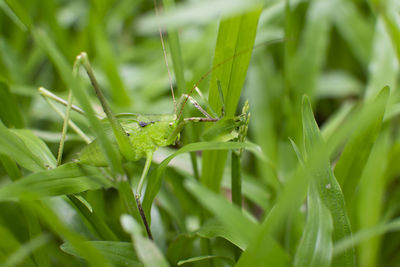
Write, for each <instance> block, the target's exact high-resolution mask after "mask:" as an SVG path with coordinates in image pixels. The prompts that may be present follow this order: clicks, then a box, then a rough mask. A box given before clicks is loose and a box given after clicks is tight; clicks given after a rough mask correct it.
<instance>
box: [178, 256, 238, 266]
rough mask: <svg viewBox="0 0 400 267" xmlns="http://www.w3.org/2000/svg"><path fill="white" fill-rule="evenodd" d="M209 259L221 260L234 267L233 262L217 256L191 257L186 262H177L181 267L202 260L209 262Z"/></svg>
mask: <svg viewBox="0 0 400 267" xmlns="http://www.w3.org/2000/svg"><path fill="white" fill-rule="evenodd" d="M209 259H221V260H223V261H225V262H226V263H228V264H229V265H230V266H233V265H235V262H234V261H233V260H232V259H231V258H228V257H226V256H218V255H207V256H198V257H192V258H189V259H186V260H180V261H178V264H177V265H178V266H181V265H183V264H186V263H192V262H198V261H203V260H209Z"/></svg>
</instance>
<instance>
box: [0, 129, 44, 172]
mask: <svg viewBox="0 0 400 267" xmlns="http://www.w3.org/2000/svg"><path fill="white" fill-rule="evenodd" d="M0 153H1V154H4V155H7V156H8V157H10V158H11V159H13V160H15V161H16V162H17V163H18V164H19V165H20V166H21V167H24V168H25V169H28V170H31V171H41V170H44V169H46V167H45V165H46V162H43V161H42V160H41V159H40V158H39V157H37V156H36V155H34V154H33V153H32V152H31V150H30V149H28V147H27V146H26V145H25V143H24V142H23V141H22V140H21V139H20V138H19V137H18V136H17V135H16V134H15V133H13V132H12V131H10V130H9V129H7V128H6V127H5V126H4V124H3V123H2V122H1V121H0Z"/></svg>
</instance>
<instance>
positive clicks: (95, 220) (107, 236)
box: [68, 195, 118, 241]
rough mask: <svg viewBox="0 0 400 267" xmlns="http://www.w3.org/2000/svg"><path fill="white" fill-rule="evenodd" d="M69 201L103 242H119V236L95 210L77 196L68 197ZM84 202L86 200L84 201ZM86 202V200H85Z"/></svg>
mask: <svg viewBox="0 0 400 267" xmlns="http://www.w3.org/2000/svg"><path fill="white" fill-rule="evenodd" d="M68 198H69V200H70V201H71V202H72V203H73V204H74V205H75V207H76V208H77V209H78V210H79V212H80V213H81V214H82V215H83V216H84V217H85V219H86V220H87V221H88V222H89V223H90V225H92V227H93V229H94V230H95V231H96V233H97V234H98V235H99V237H100V238H101V239H103V240H108V241H118V238H117V236H116V235H115V234H114V233H113V231H112V230H111V229H110V228H109V227H108V225H107V224H106V223H105V222H104V221H103V220H102V219H101V218H100V217H99V216H98V215H97V213H96V212H93V210H89V208H88V207H87V206H86V205H85V203H83V202H82V200H81V199H80V198H79V197H78V196H75V195H68ZM83 200H84V199H83ZM85 201H86V200H85Z"/></svg>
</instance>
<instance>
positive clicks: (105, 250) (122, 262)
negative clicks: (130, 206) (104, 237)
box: [60, 241, 142, 266]
mask: <svg viewBox="0 0 400 267" xmlns="http://www.w3.org/2000/svg"><path fill="white" fill-rule="evenodd" d="M86 243H88V244H90V245H91V246H93V247H94V248H96V249H97V250H98V251H99V252H101V254H102V255H103V256H104V257H105V258H106V259H108V260H109V261H110V263H111V264H114V265H116V266H142V264H141V263H140V262H139V260H138V258H137V256H136V254H135V251H134V249H133V246H132V243H130V242H115V241H86ZM60 248H61V249H62V250H63V251H65V252H67V253H69V254H71V255H74V256H76V257H79V253H77V252H76V250H75V249H74V247H73V246H71V244H70V243H64V244H62V245H61V246H60Z"/></svg>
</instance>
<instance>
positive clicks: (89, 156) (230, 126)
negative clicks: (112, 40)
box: [39, 52, 248, 238]
mask: <svg viewBox="0 0 400 267" xmlns="http://www.w3.org/2000/svg"><path fill="white" fill-rule="evenodd" d="M80 65H83V66H84V68H85V70H86V72H87V73H88V76H89V79H90V81H91V83H92V85H93V88H94V89H95V91H96V94H97V96H98V98H99V100H100V103H101V105H102V107H103V110H104V112H105V113H106V115H107V118H106V119H104V118H103V119H102V120H103V121H104V122H105V123H108V122H110V121H111V122H112V121H113V120H114V122H115V121H117V123H116V124H117V127H121V128H120V129H117V130H121V131H123V132H124V136H125V134H126V137H127V139H128V140H129V144H130V153H127V152H124V151H122V149H121V145H120V144H119V143H118V142H117V140H116V138H112V139H111V140H113V145H114V146H116V147H117V148H118V149H119V150H120V151H121V154H122V156H123V158H124V159H125V160H126V161H137V160H139V159H141V158H146V162H145V166H144V169H143V172H142V175H141V178H140V181H139V184H138V187H137V189H136V196H135V198H136V202H137V205H138V209H139V212H140V215H141V217H142V220H143V222H144V225H145V227H146V230H147V232H148V235H149V237H150V238H151V232H150V230H149V227H148V225H147V221H146V218H145V216H144V213H143V211H142V209H141V204H140V196H141V192H142V188H143V185H144V182H145V178H146V175H147V172H148V170H149V168H150V165H151V162H152V158H153V153H154V152H155V151H156V150H157V148H158V147H161V146H169V145H172V144H174V143H175V141H177V140H178V139H179V135H180V132H181V131H182V129H183V128H184V126H185V125H186V124H187V123H189V122H221V123H222V126H221V127H219V128H218V127H217V128H216V130H215V131H214V132H213V131H209V132H210V133H211V135H213V134H214V135H216V134H220V133H225V134H226V133H230V132H232V131H234V130H235V129H238V126H240V125H242V124H243V123H244V122H245V123H246V122H248V121H247V118H248V117H247V112H246V113H245V114H242V115H239V116H237V117H235V118H225V117H223V118H220V117H216V116H214V117H213V116H211V115H210V114H209V113H208V112H207V111H205V110H204V109H203V108H202V107H201V106H200V105H199V104H198V103H197V102H196V101H195V100H194V99H193V98H192V97H191V96H190V95H191V93H192V92H193V91H195V90H197V91H198V88H197V86H198V84H199V83H200V82H201V81H202V80H203V79H204V78H205V77H206V76H207V75H208V74H209V73H210V72H211V71H212V70H210V71H209V72H208V73H206V74H205V75H203V77H202V78H201V79H200V80H199V81H198V82H197V83H196V84H195V85H194V86H193V88H192V89H191V90H190V92H189V94H183V95H182V96H181V97H180V99H179V101H178V104H176V103H175V101H174V110H175V112H174V113H173V114H160V115H140V114H132V113H122V114H117V115H113V114H112V112H111V109H110V107H109V106H108V104H107V102H106V100H105V97H104V96H103V94H102V92H101V90H100V88H99V86H98V83H97V80H96V78H95V76H94V74H93V70H92V68H91V65H90V63H89V60H88V58H87V55H86V53H84V52H82V53H81V54H79V55H78V57H77V60H76V62H75V64H74V71H73V72H74V74H76V73H77V71H78V68H79V66H80ZM39 92H40V94H41V95H43V96H44V97H45V98H46V100H48V98H51V99H53V100H55V101H57V102H60V103H62V104H64V105H66V106H67V112H66V115H65V116H63V114H62V113H61V112H60V111H59V110H58V109H57V107H55V106H54V105H52V107H53V108H54V109H55V110H56V111H57V113H59V114H60V115H61V116H63V117H64V126H63V135H62V136H65V132H66V128H67V127H66V125H67V123H68V124H69V125H70V126H71V128H72V129H73V130H75V131H76V132H77V133H78V134H79V135H81V136H83V138H84V139H85V141H87V140H88V138H87V137H86V136H85V134H83V133H82V132H80V131H79V128H78V127H77V126H76V125H75V124H74V123H73V122H72V121H70V120H69V118H68V114H69V109H72V110H75V111H77V112H79V113H84V112H83V111H82V110H81V109H80V108H79V107H76V106H74V105H72V95H71V91H70V94H69V96H68V101H65V100H63V99H60V98H59V97H57V96H55V95H54V94H52V93H51V92H49V91H47V90H46V89H44V88H43V87H41V88H39ZM198 93H199V94H201V93H200V92H199V91H198ZM221 93H222V92H221ZM172 94H173V89H172ZM221 100H222V101H223V99H221ZM188 101H189V102H190V103H191V104H193V106H194V107H195V108H196V109H198V110H199V111H200V112H201V113H202V114H203V115H204V117H190V118H183V109H184V107H185V104H186V103H187V102H188ZM48 102H49V104H51V102H50V101H48ZM212 113H214V114H215V112H214V111H212ZM108 125H111V126H112V123H108ZM114 127H115V126H114ZM109 128H110V127H108V128H107V134H109V135H112V133H113V131H112V130H111V129H109ZM113 130H114V134H115V129H113ZM228 136H235V135H229V134H228ZM111 137H112V136H111ZM63 143H64V140H61V142H60V149H59V155H58V159H59V163H60V162H61V160H60V159H61V154H62V145H63ZM128 150H129V149H128ZM78 161H79V162H80V163H82V164H88V165H94V166H99V167H105V166H107V160H106V158H105V156H104V154H103V152H102V151H101V148H100V145H99V144H98V141H97V140H96V139H95V140H94V141H91V142H90V143H89V142H88V145H86V146H85V147H84V148H83V150H82V151H81V153H80V156H79V159H78Z"/></svg>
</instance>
